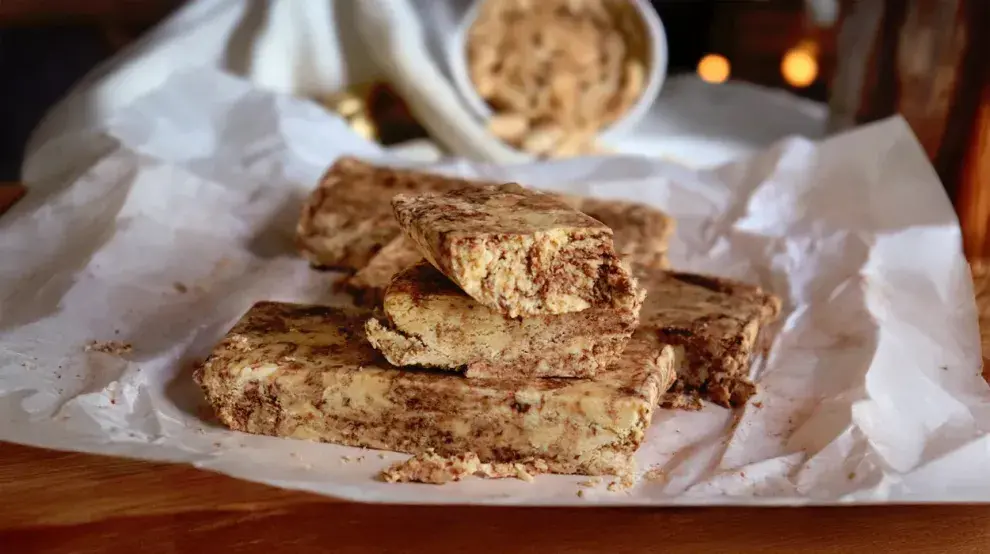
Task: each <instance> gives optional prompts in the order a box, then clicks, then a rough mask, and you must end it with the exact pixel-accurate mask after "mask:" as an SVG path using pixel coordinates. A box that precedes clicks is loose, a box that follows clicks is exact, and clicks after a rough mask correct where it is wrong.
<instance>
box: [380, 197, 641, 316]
mask: <svg viewBox="0 0 990 554" xmlns="http://www.w3.org/2000/svg"><path fill="white" fill-rule="evenodd" d="M392 207H393V208H394V210H395V218H396V220H397V221H398V222H399V226H400V227H401V228H402V229H403V231H405V232H406V234H407V235H408V236H409V237H410V238H411V239H412V240H413V242H415V243H416V244H417V246H418V247H419V249H420V251H421V252H422V253H423V256H424V257H425V258H426V259H427V260H428V261H429V262H430V263H432V264H433V265H434V267H436V268H437V269H439V270H440V271H441V272H443V273H444V274H445V275H446V276H447V277H448V278H450V280H451V281H453V282H454V283H455V284H457V285H458V286H459V287H460V288H461V289H462V290H463V291H464V292H465V293H467V294H468V296H470V297H472V298H474V299H475V300H477V301H478V302H479V303H481V304H483V305H485V306H488V307H489V308H492V309H494V310H497V311H499V312H501V313H503V314H505V315H507V316H509V317H520V316H532V315H541V314H561V313H570V312H577V311H581V310H584V309H587V308H589V307H590V306H592V305H601V304H612V305H615V306H619V305H620V302H616V299H617V298H627V299H628V303H629V305H630V306H631V305H632V302H633V299H634V298H635V296H636V294H635V291H636V284H635V280H634V279H633V278H632V277H631V275H630V274H629V272H628V270H627V269H626V268H625V267H624V266H623V265H622V264H621V263H620V260H619V258H618V257H617V255H616V254H615V249H614V246H613V244H612V230H611V229H609V228H608V227H606V226H605V225H604V224H603V223H601V222H599V221H598V220H596V219H594V218H592V217H590V216H588V215H585V214H583V213H581V212H579V211H577V210H575V209H573V208H571V207H569V206H568V205H567V204H565V203H563V202H562V201H560V200H559V199H557V198H554V197H553V196H550V195H547V194H542V193H539V192H535V191H531V190H527V189H525V188H523V187H521V186H520V185H517V184H515V183H510V184H506V185H501V186H484V187H477V188H471V189H461V190H457V191H453V192H448V193H444V194H420V195H409V194H399V195H396V196H395V197H394V198H393V199H392Z"/></svg>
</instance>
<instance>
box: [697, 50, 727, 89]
mask: <svg viewBox="0 0 990 554" xmlns="http://www.w3.org/2000/svg"><path fill="white" fill-rule="evenodd" d="M731 67H732V66H731V65H730V64H729V60H727V59H725V56H721V55H719V54H708V55H706V56H705V57H704V58H701V61H700V62H698V76H699V77H701V80H702V81H705V82H708V83H724V82H725V81H726V80H728V79H729V73H730V71H731Z"/></svg>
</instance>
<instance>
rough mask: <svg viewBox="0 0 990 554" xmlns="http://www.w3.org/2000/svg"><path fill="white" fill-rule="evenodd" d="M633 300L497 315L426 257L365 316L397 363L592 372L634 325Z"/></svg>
mask: <svg viewBox="0 0 990 554" xmlns="http://www.w3.org/2000/svg"><path fill="white" fill-rule="evenodd" d="M641 304H642V294H640V296H639V298H638V299H637V300H636V304H635V305H634V306H633V307H632V309H630V308H629V306H622V307H620V308H616V307H613V306H610V305H605V306H594V307H591V308H589V309H587V310H583V311H580V312H574V313H568V314H557V315H541V316H532V317H526V318H521V319H513V318H509V317H505V316H504V315H502V314H501V313H499V312H497V311H495V310H492V309H491V308H488V307H485V306H482V305H481V304H480V303H478V302H477V301H476V300H474V299H473V298H471V297H470V296H468V295H467V294H465V293H464V291H462V290H461V289H460V288H458V287H457V285H455V284H454V283H453V282H451V281H450V280H449V279H447V277H445V276H444V275H443V274H442V273H440V272H439V271H437V269H436V268H434V267H433V266H432V265H430V264H429V263H428V262H426V261H421V262H419V263H418V264H415V265H413V266H412V267H409V268H408V269H406V270H404V271H402V272H401V273H399V274H398V275H396V276H395V278H394V279H393V280H392V284H391V285H389V287H388V290H387V291H386V293H385V300H384V311H385V318H372V319H369V320H368V324H367V327H366V331H367V333H368V340H369V341H370V342H371V344H372V346H374V347H375V348H377V349H378V350H379V351H381V353H382V354H384V355H385V358H387V359H388V361H389V362H390V363H392V364H393V365H397V366H426V367H436V368H443V369H449V370H459V369H461V368H464V369H465V375H466V376H467V377H470V378H475V377H478V378H512V377H584V378H589V377H594V376H595V375H597V374H598V373H599V372H600V371H604V370H605V368H606V367H608V366H609V365H610V364H611V363H612V362H613V361H614V360H616V359H617V358H618V356H619V354H621V353H622V349H623V348H624V347H625V345H626V341H627V340H629V336H630V335H631V334H632V332H633V331H634V330H635V329H636V326H637V324H638V323H639V307H640V305H641Z"/></svg>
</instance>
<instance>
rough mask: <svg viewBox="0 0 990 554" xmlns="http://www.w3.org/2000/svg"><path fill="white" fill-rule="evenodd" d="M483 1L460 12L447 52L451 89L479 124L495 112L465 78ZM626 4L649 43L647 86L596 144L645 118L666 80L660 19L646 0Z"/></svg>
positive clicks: (665, 51)
mask: <svg viewBox="0 0 990 554" xmlns="http://www.w3.org/2000/svg"><path fill="white" fill-rule="evenodd" d="M484 1H485V0H474V1H473V2H472V4H471V6H470V7H469V8H468V9H467V10H465V11H464V12H463V14H462V15H461V19H460V21H459V22H458V24H457V27H456V29H455V31H454V35H453V36H452V37H451V40H450V41H448V43H447V44H448V46H447V48H446V53H447V65H448V67H449V68H450V73H451V77H452V79H453V81H454V86H455V88H456V89H457V91H458V93H459V95H460V97H461V99H462V100H463V101H464V102H465V103H466V104H467V105H468V107H469V108H470V110H471V111H472V112H473V113H474V115H475V117H476V118H478V119H480V120H481V121H482V122H485V121H488V119H490V118H491V117H492V116H493V115H494V112H493V111H492V109H491V107H490V106H489V105H488V102H486V101H485V99H484V98H482V97H481V95H480V94H478V91H477V89H476V88H475V87H474V83H473V82H472V81H471V78H470V77H469V76H468V69H467V32H468V29H470V28H471V25H473V24H474V22H475V20H476V19H477V18H478V12H479V10H480V9H481V4H482V2H484ZM626 1H627V2H629V3H630V4H632V5H633V6H634V7H635V8H636V11H637V12H638V13H639V15H640V17H641V18H642V20H643V24H644V25H645V27H646V33H647V35H648V37H649V41H650V45H649V48H648V52H649V54H650V62H651V63H650V67H649V68H648V69H649V71H648V73H647V75H648V78H647V81H646V85H645V86H644V87H643V92H642V93H640V95H639V98H638V99H637V100H636V102H635V103H634V104H633V105H632V106H631V107H630V108H629V109H628V110H626V112H625V113H624V114H622V116H620V117H619V118H618V119H617V120H615V121H613V122H612V123H611V124H609V125H608V126H607V127H604V128H602V129H600V130H599V131H598V133H597V136H598V138H599V140H608V139H611V138H615V137H618V136H621V135H624V134H627V133H629V132H630V131H631V130H632V128H633V127H635V126H636V125H637V124H638V123H639V122H640V121H642V119H643V118H644V117H645V116H646V113H647V112H648V111H649V109H650V107H651V106H652V105H653V103H654V101H655V100H656V98H657V96H658V95H659V94H660V89H661V88H662V87H663V83H664V81H665V80H666V78H667V63H668V47H667V32H666V29H665V28H664V25H663V21H661V19H660V15H659V14H657V12H656V10H655V9H654V8H653V6H652V5H651V4H650V2H649V0H626Z"/></svg>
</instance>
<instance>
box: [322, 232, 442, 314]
mask: <svg viewBox="0 0 990 554" xmlns="http://www.w3.org/2000/svg"><path fill="white" fill-rule="evenodd" d="M422 259H423V255H422V254H420V253H419V250H417V249H416V245H415V244H413V242H412V241H411V240H409V238H408V237H406V236H405V235H400V236H398V237H395V238H394V239H392V242H390V243H388V244H387V245H385V248H382V249H381V250H380V251H379V252H378V253H377V254H375V256H374V257H373V258H371V261H370V262H368V265H366V266H364V267H363V268H361V269H360V270H359V271H358V272H357V273H355V274H354V275H350V276H348V277H345V278H344V279H342V280H341V281H339V283H340V285H341V288H342V289H343V290H344V292H346V293H348V294H350V295H351V297H353V298H354V303H355V304H357V305H358V306H365V307H377V306H381V305H382V300H383V299H384V298H385V289H387V288H388V285H389V283H391V282H392V277H394V276H395V275H396V274H397V273H398V272H400V271H402V270H403V269H405V268H407V267H409V266H411V265H412V264H414V263H416V262H418V261H420V260H422Z"/></svg>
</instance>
